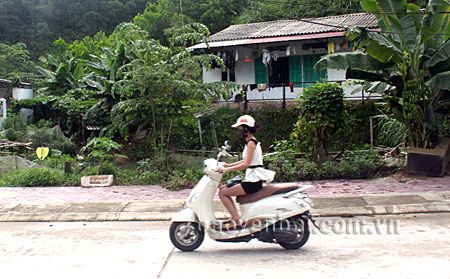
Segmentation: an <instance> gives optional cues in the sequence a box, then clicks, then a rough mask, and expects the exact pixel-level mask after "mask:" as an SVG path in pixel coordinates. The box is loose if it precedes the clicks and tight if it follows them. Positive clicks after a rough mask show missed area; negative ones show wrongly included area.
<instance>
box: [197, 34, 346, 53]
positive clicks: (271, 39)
mask: <svg viewBox="0 0 450 279" xmlns="http://www.w3.org/2000/svg"><path fill="white" fill-rule="evenodd" d="M344 36H345V35H344V31H337V32H326V33H315V34H302V35H292V36H279V37H265V38H253V39H241V40H228V41H214V42H209V44H208V45H206V43H200V44H197V45H194V46H192V47H190V48H189V49H192V50H196V49H207V48H221V47H231V46H251V45H258V44H268V43H278V42H291V41H302V40H311V39H322V38H336V37H344ZM208 46H209V47H208Z"/></svg>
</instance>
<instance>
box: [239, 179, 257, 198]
mask: <svg viewBox="0 0 450 279" xmlns="http://www.w3.org/2000/svg"><path fill="white" fill-rule="evenodd" d="M241 185H242V188H244V191H245V193H246V194H247V195H248V194H253V193H256V192H258V191H259V190H261V188H262V181H258V182H248V181H242V182H241Z"/></svg>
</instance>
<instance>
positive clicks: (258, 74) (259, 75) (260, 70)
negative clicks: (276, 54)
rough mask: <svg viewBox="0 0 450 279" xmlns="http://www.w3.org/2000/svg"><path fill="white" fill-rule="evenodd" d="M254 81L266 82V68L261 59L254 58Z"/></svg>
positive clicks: (258, 82) (257, 82)
mask: <svg viewBox="0 0 450 279" xmlns="http://www.w3.org/2000/svg"><path fill="white" fill-rule="evenodd" d="M254 63H255V83H256V84H260V83H267V68H266V65H264V64H263V63H262V62H261V59H255V62H254Z"/></svg>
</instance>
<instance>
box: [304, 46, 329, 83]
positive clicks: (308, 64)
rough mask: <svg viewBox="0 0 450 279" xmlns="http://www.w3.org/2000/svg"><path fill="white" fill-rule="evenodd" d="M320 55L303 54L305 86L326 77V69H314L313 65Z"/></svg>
mask: <svg viewBox="0 0 450 279" xmlns="http://www.w3.org/2000/svg"><path fill="white" fill-rule="evenodd" d="M320 57H322V55H320V54H313V55H303V82H306V84H305V86H310V85H312V84H314V83H315V82H316V81H320V80H322V79H326V78H327V70H323V71H320V72H316V71H314V65H316V63H317V61H319V59H320Z"/></svg>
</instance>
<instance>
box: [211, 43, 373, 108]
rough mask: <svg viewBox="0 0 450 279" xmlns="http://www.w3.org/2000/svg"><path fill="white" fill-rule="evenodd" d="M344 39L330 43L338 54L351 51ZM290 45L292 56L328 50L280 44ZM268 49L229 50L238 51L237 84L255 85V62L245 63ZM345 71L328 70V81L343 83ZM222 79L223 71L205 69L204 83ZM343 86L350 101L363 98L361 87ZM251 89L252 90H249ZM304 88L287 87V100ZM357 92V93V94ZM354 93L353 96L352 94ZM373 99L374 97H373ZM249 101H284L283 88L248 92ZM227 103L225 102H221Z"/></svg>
mask: <svg viewBox="0 0 450 279" xmlns="http://www.w3.org/2000/svg"><path fill="white" fill-rule="evenodd" d="M343 41H344V40H343V39H338V38H336V39H330V40H329V42H335V50H336V51H338V52H341V51H348V50H349V49H348V48H347V49H342V48H341V47H339V45H340V43H342V42H343ZM287 44H289V45H290V46H291V54H290V55H308V54H325V53H326V51H327V50H326V49H317V50H313V49H308V50H304V49H303V48H302V45H301V43H299V42H296V43H286V42H283V43H280V45H287ZM265 47H267V45H258V46H256V47H255V46H252V48H249V47H234V48H229V49H233V50H237V51H238V56H239V58H238V61H237V62H236V68H235V69H236V83H238V84H241V85H243V84H248V85H250V84H254V83H255V70H254V69H255V68H254V67H255V66H254V62H253V61H250V62H245V60H246V59H252V58H253V57H252V53H253V52H254V51H257V52H258V53H261V50H262V49H264V48H265ZM279 54H280V57H283V56H285V52H284V51H279ZM345 72H346V71H345V70H336V69H328V73H327V74H328V80H329V81H342V80H345ZM221 79H222V72H221V69H219V68H218V69H212V70H209V71H207V70H206V69H203V81H204V82H214V81H221ZM341 85H342V86H343V88H344V94H345V97H346V98H349V99H355V98H361V96H362V92H361V88H362V87H361V86H359V85H357V86H355V85H353V86H351V85H349V83H348V82H343V83H341ZM249 89H250V88H249ZM302 92H303V88H302V87H294V89H293V92H291V91H290V88H289V85H286V88H285V98H286V100H296V99H297V98H298V97H300V96H301V95H302ZM355 92H356V93H355ZM239 93H241V92H240V91H236V92H234V94H233V97H232V98H231V99H230V100H229V101H234V98H235V96H236V95H237V94H239ZM352 93H353V94H352ZM365 97H366V98H367V93H366V94H365ZM371 97H374V96H373V95H372V96H371ZM247 99H248V100H253V101H257V100H260V101H263V100H282V99H283V88H282V87H275V88H267V89H266V90H263V91H258V90H257V89H254V90H251V91H250V90H249V91H247ZM221 101H225V100H223V99H222V100H221Z"/></svg>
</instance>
